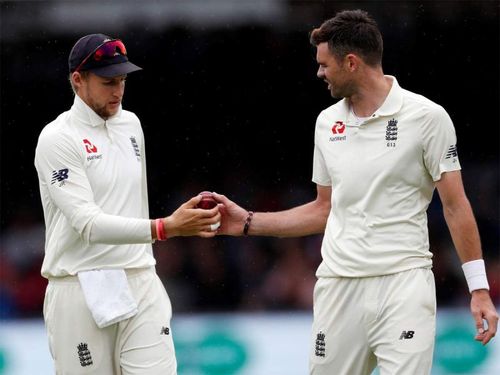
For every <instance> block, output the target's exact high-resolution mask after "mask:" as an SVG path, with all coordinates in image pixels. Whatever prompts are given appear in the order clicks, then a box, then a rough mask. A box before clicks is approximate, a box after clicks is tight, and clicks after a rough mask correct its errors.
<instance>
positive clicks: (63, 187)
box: [35, 95, 155, 278]
mask: <svg viewBox="0 0 500 375" xmlns="http://www.w3.org/2000/svg"><path fill="white" fill-rule="evenodd" d="M35 167H36V169H37V172H38V179H39V183H40V195H41V200H42V205H43V212H44V218H45V226H46V235H45V258H44V261H43V265H42V275H43V276H44V277H47V278H48V277H60V276H66V275H76V274H77V273H78V272H80V271H86V270H91V269H117V268H142V267H150V266H152V265H154V264H155V259H154V257H153V254H152V246H151V243H152V238H151V226H150V220H149V210H148V194H147V184H146V159H145V149H144V135H143V132H142V128H141V124H140V122H139V119H138V118H137V116H136V115H135V114H133V113H132V112H128V111H125V110H122V108H121V107H120V109H119V111H118V113H117V114H116V115H114V116H113V117H111V118H109V119H108V120H106V121H105V120H103V119H102V118H101V117H100V116H98V115H97V114H96V113H95V112H94V111H93V110H92V109H91V108H90V107H89V106H87V105H86V104H85V102H83V101H82V100H81V99H80V97H79V96H78V95H75V101H74V104H73V106H72V107H71V109H70V110H69V111H67V112H64V113H62V114H61V115H59V117H57V119H56V120H54V121H53V122H51V123H49V124H48V125H47V126H45V128H44V129H43V130H42V132H41V134H40V137H39V139H38V145H37V148H36V154H35Z"/></svg>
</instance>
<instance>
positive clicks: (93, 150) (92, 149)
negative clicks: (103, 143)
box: [83, 139, 97, 154]
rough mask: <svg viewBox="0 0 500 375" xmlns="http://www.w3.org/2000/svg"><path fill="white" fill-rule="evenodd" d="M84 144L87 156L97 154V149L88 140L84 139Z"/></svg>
mask: <svg viewBox="0 0 500 375" xmlns="http://www.w3.org/2000/svg"><path fill="white" fill-rule="evenodd" d="M83 144H84V145H85V150H86V151H87V154H95V153H96V152H97V147H96V146H95V145H93V144H92V143H91V142H90V141H89V140H88V139H84V140H83Z"/></svg>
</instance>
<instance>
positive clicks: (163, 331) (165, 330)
mask: <svg viewBox="0 0 500 375" xmlns="http://www.w3.org/2000/svg"><path fill="white" fill-rule="evenodd" d="M169 334H170V328H168V327H161V331H160V335H169Z"/></svg>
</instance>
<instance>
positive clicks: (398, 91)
mask: <svg viewBox="0 0 500 375" xmlns="http://www.w3.org/2000/svg"><path fill="white" fill-rule="evenodd" d="M385 77H387V78H390V79H391V80H392V87H391V90H390V91H389V94H388V95H387V97H386V98H385V100H384V103H383V104H382V105H381V106H380V108H379V109H377V110H376V111H375V113H374V114H375V115H376V116H377V117H378V116H391V115H394V114H395V113H396V112H398V111H399V110H400V109H401V107H402V106H403V89H402V88H401V87H400V86H399V84H398V81H397V80H396V77H394V76H387V75H386V76H385Z"/></svg>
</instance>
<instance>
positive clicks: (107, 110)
mask: <svg viewBox="0 0 500 375" xmlns="http://www.w3.org/2000/svg"><path fill="white" fill-rule="evenodd" d="M126 78H127V76H126V75H121V76H117V77H112V78H104V77H100V76H97V75H95V74H93V73H90V74H89V75H88V76H87V77H85V78H83V77H82V80H81V85H79V88H78V95H79V96H80V97H81V98H82V100H83V101H84V102H85V103H87V105H88V106H89V107H90V108H92V109H93V110H94V112H95V113H97V114H98V115H99V116H101V117H102V118H103V119H107V118H109V117H111V116H113V115H114V114H116V113H117V112H118V109H119V108H120V104H121V102H122V98H123V94H124V92H125V79H126Z"/></svg>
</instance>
